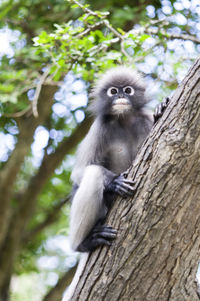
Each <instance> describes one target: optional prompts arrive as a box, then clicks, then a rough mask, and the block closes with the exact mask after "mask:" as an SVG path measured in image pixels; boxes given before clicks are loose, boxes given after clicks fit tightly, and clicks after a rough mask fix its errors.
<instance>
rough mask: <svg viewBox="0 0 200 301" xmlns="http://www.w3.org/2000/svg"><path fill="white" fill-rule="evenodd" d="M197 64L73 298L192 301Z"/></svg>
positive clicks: (197, 219) (197, 236)
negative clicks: (112, 234)
mask: <svg viewBox="0 0 200 301" xmlns="http://www.w3.org/2000/svg"><path fill="white" fill-rule="evenodd" d="M199 91H200V59H199V60H197V61H196V63H195V64H194V66H193V67H192V68H191V70H190V71H189V73H188V75H187V76H186V78H185V79H184V81H183V83H182V84H181V86H180V87H179V88H178V89H177V90H176V92H175V94H174V96H173V98H172V99H171V102H170V104H169V106H168V108H167V109H166V112H165V113H164V115H163V117H162V118H161V119H160V120H159V122H158V123H157V124H156V125H155V127H154V129H153V130H152V131H151V133H150V136H149V137H148V139H147V140H146V141H145V143H144V145H143V147H142V149H141V150H140V152H139V154H138V156H137V158H136V160H135V161H134V163H133V166H132V167H131V169H130V172H129V174H130V177H131V178H133V179H134V180H136V185H137V191H136V194H135V196H134V197H133V198H132V199H128V200H127V199H123V200H122V199H121V198H118V199H117V201H116V203H115V205H114V207H113V209H112V210H111V212H110V215H109V217H108V223H109V224H111V225H112V226H113V227H114V228H116V229H118V237H117V239H116V241H114V242H113V244H112V246H111V247H110V248H107V247H103V248H100V249H98V250H96V251H95V252H93V253H92V254H91V255H90V256H89V259H88V261H87V265H86V267H85V270H84V272H83V274H82V276H81V278H80V281H79V283H78V286H77V288H76V291H75V294H74V296H73V300H74V301H75V300H81V301H90V300H91V301H94V300H95V301H98V300H104V301H111V300H112V301H117V300H118V301H119V300H120V301H123V300H131V301H132V300H138V301H144V300H145V301H146V300H150V301H156V300H159V301H165V300H171V301H184V300H187V301H195V300H199V299H198V296H197V288H196V272H197V266H198V260H199V258H200V92H199Z"/></svg>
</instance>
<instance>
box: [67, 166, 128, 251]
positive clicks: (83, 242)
mask: <svg viewBox="0 0 200 301" xmlns="http://www.w3.org/2000/svg"><path fill="white" fill-rule="evenodd" d="M133 184H134V183H133V182H132V181H129V180H127V179H126V178H125V174H121V175H119V176H117V175H115V174H114V173H112V172H111V171H109V170H107V169H106V168H104V167H102V166H100V165H89V166H87V167H86V169H85V172H84V174H83V177H82V180H81V182H80V186H79V187H78V189H77V191H76V193H75V195H74V198H73V201H72V207H71V216H70V241H71V245H72V247H73V249H75V250H78V251H81V252H88V251H92V250H94V249H95V248H97V247H98V246H100V245H110V244H111V240H113V239H114V238H115V237H116V234H117V231H116V230H114V229H113V228H112V227H110V226H107V225H103V223H104V220H105V217H106V214H107V211H108V209H109V208H110V207H111V205H112V202H113V200H114V196H115V195H116V194H120V195H121V196H128V195H132V194H133V193H134V188H133Z"/></svg>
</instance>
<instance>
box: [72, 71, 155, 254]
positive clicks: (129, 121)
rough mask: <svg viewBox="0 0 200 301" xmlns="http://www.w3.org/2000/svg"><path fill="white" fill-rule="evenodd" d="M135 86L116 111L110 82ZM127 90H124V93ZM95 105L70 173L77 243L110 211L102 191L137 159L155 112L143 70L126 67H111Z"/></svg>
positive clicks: (100, 83) (96, 90)
mask: <svg viewBox="0 0 200 301" xmlns="http://www.w3.org/2000/svg"><path fill="white" fill-rule="evenodd" d="M124 86H131V87H133V88H134V90H135V93H134V95H133V96H130V97H129V100H130V103H131V108H130V109H129V108H128V110H124V111H123V112H122V114H120V113H119V114H118V113H113V110H112V106H113V101H111V99H110V98H109V97H108V95H107V93H106V91H107V89H108V88H109V87H124ZM125 96H126V95H125ZM92 97H93V98H95V99H94V100H93V106H92V111H93V113H94V114H95V115H97V117H96V119H95V121H94V123H93V125H92V126H91V128H90V130H89V132H88V134H87V135H86V137H85V139H84V140H83V141H82V143H81V144H80V146H79V148H78V152H77V160H76V164H75V166H74V169H73V171H72V176H71V179H72V181H73V183H74V184H75V185H76V186H79V188H78V190H77V191H76V193H75V196H74V198H73V202H72V209H71V217H70V240H71V245H72V247H73V248H74V249H76V248H77V247H78V245H79V244H80V243H81V242H82V241H83V240H84V239H85V238H86V236H87V235H88V234H89V232H90V231H91V229H92V228H93V227H94V225H95V224H96V222H97V221H98V220H99V219H100V218H101V217H104V216H105V215H106V212H107V210H106V206H105V204H104V200H103V192H104V187H105V186H106V183H107V182H109V181H111V180H112V178H113V175H114V176H115V175H117V174H120V173H122V172H124V171H125V170H126V169H127V168H128V167H129V166H130V165H131V163H132V161H133V160H134V158H135V156H136V154H137V151H138V148H139V147H140V145H141V144H142V142H143V141H144V139H145V138H146V136H147V135H148V133H149V131H150V129H151V127H152V124H153V118H152V112H150V111H147V110H145V109H144V105H145V103H146V102H147V101H148V98H147V97H146V95H145V84H144V82H143V80H142V78H141V76H140V75H138V74H137V73H136V72H135V71H133V70H132V69H130V68H126V67H117V68H114V69H111V70H109V71H108V72H106V73H105V74H104V76H103V77H102V79H100V80H99V81H98V82H97V84H96V85H95V88H94V90H93V92H92Z"/></svg>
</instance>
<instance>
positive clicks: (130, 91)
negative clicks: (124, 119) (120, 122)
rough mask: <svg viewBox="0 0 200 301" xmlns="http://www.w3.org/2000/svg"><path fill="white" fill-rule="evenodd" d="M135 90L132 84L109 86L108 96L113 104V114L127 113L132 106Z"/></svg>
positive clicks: (111, 109) (111, 108) (111, 111)
mask: <svg viewBox="0 0 200 301" xmlns="http://www.w3.org/2000/svg"><path fill="white" fill-rule="evenodd" d="M134 93H135V90H134V88H133V87H131V86H125V87H114V86H113V87H109V88H108V89H107V91H106V94H107V97H108V98H109V102H110V104H111V107H110V113H111V114H114V115H115V114H117V115H120V114H126V113H128V112H129V111H130V110H131V108H132V101H131V98H132V97H133V95H134Z"/></svg>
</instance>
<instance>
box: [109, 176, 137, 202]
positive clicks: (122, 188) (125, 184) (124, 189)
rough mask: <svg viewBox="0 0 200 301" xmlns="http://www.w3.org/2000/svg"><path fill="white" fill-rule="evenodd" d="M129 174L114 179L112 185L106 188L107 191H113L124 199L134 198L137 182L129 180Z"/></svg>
mask: <svg viewBox="0 0 200 301" xmlns="http://www.w3.org/2000/svg"><path fill="white" fill-rule="evenodd" d="M126 178H127V174H126V173H122V174H120V175H119V176H118V177H116V178H114V179H113V180H112V181H111V183H110V184H108V186H107V187H106V190H107V191H111V192H114V193H117V194H119V195H120V196H122V197H128V196H132V195H134V193H135V188H134V185H135V182H134V181H131V180H127V179H126Z"/></svg>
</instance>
